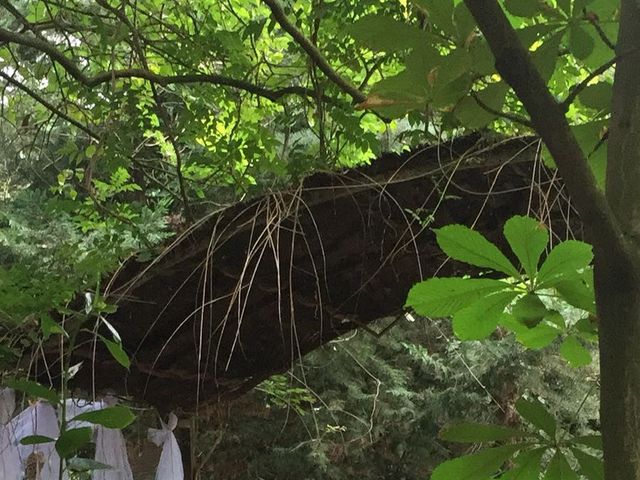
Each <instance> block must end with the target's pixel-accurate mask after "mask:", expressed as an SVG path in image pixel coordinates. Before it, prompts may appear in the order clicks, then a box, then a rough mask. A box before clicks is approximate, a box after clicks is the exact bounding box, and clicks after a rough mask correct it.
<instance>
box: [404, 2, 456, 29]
mask: <svg viewBox="0 0 640 480" xmlns="http://www.w3.org/2000/svg"><path fill="white" fill-rule="evenodd" d="M412 3H413V4H414V5H416V6H417V7H418V8H419V9H420V10H422V11H423V12H425V13H426V14H427V17H428V19H429V22H430V23H431V24H432V25H434V26H435V27H436V28H438V29H440V30H442V31H443V32H444V33H445V34H446V35H450V36H453V35H455V34H456V30H455V27H454V25H453V0H412Z"/></svg>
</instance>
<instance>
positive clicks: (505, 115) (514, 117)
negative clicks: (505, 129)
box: [471, 92, 533, 128]
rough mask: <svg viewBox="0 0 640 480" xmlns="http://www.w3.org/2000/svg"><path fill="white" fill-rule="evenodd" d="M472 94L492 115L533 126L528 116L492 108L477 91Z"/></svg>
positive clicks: (480, 105) (481, 106) (479, 104)
mask: <svg viewBox="0 0 640 480" xmlns="http://www.w3.org/2000/svg"><path fill="white" fill-rule="evenodd" d="M471 96H472V97H473V99H474V100H475V101H476V103H477V104H478V106H479V107H480V108H482V109H483V110H486V111H487V112H489V113H491V114H492V115H495V116H496V117H500V118H505V119H507V120H511V121H512V122H515V123H519V124H520V125H524V126H525V127H529V128H533V125H531V121H530V120H529V119H528V118H525V117H521V116H520V115H516V114H515V113H509V112H501V111H500V110H496V109H495V108H491V107H490V106H489V105H487V104H486V103H484V102H483V101H482V100H481V99H480V97H478V95H476V92H471Z"/></svg>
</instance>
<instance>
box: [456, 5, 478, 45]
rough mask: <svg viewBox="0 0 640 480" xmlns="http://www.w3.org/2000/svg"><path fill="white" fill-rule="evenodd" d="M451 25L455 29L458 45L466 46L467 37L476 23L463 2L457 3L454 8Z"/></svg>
mask: <svg viewBox="0 0 640 480" xmlns="http://www.w3.org/2000/svg"><path fill="white" fill-rule="evenodd" d="M453 23H454V25H455V27H456V33H457V38H458V44H459V45H465V46H466V45H467V44H468V39H469V35H470V34H471V32H473V30H474V29H475V28H476V21H475V19H474V18H473V15H471V12H470V11H469V9H468V8H467V6H466V5H465V4H464V2H459V3H458V4H457V5H456V6H455V8H454V10H453Z"/></svg>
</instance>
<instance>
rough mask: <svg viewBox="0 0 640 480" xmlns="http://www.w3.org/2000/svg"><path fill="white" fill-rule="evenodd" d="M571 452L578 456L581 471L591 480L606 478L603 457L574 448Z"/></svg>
mask: <svg viewBox="0 0 640 480" xmlns="http://www.w3.org/2000/svg"><path fill="white" fill-rule="evenodd" d="M571 453H573V456H574V457H576V460H578V463H579V464H580V473H582V475H584V476H585V477H587V478H588V479H589V480H603V479H604V464H603V463H602V459H600V458H597V457H594V456H593V455H589V454H588V453H584V452H583V451H582V450H579V449H577V448H572V449H571Z"/></svg>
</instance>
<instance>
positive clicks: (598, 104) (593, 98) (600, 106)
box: [578, 82, 613, 112]
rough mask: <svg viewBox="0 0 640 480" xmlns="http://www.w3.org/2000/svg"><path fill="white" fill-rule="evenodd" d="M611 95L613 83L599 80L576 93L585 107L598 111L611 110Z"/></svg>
mask: <svg viewBox="0 0 640 480" xmlns="http://www.w3.org/2000/svg"><path fill="white" fill-rule="evenodd" d="M612 96H613V85H611V84H610V83H609V82H599V83H594V84H592V85H587V87H585V89H584V90H582V92H580V94H579V95H578V100H580V103H581V104H582V105H584V106H585V107H587V108H592V109H594V110H597V111H599V112H609V111H610V110H611V98H612Z"/></svg>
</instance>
